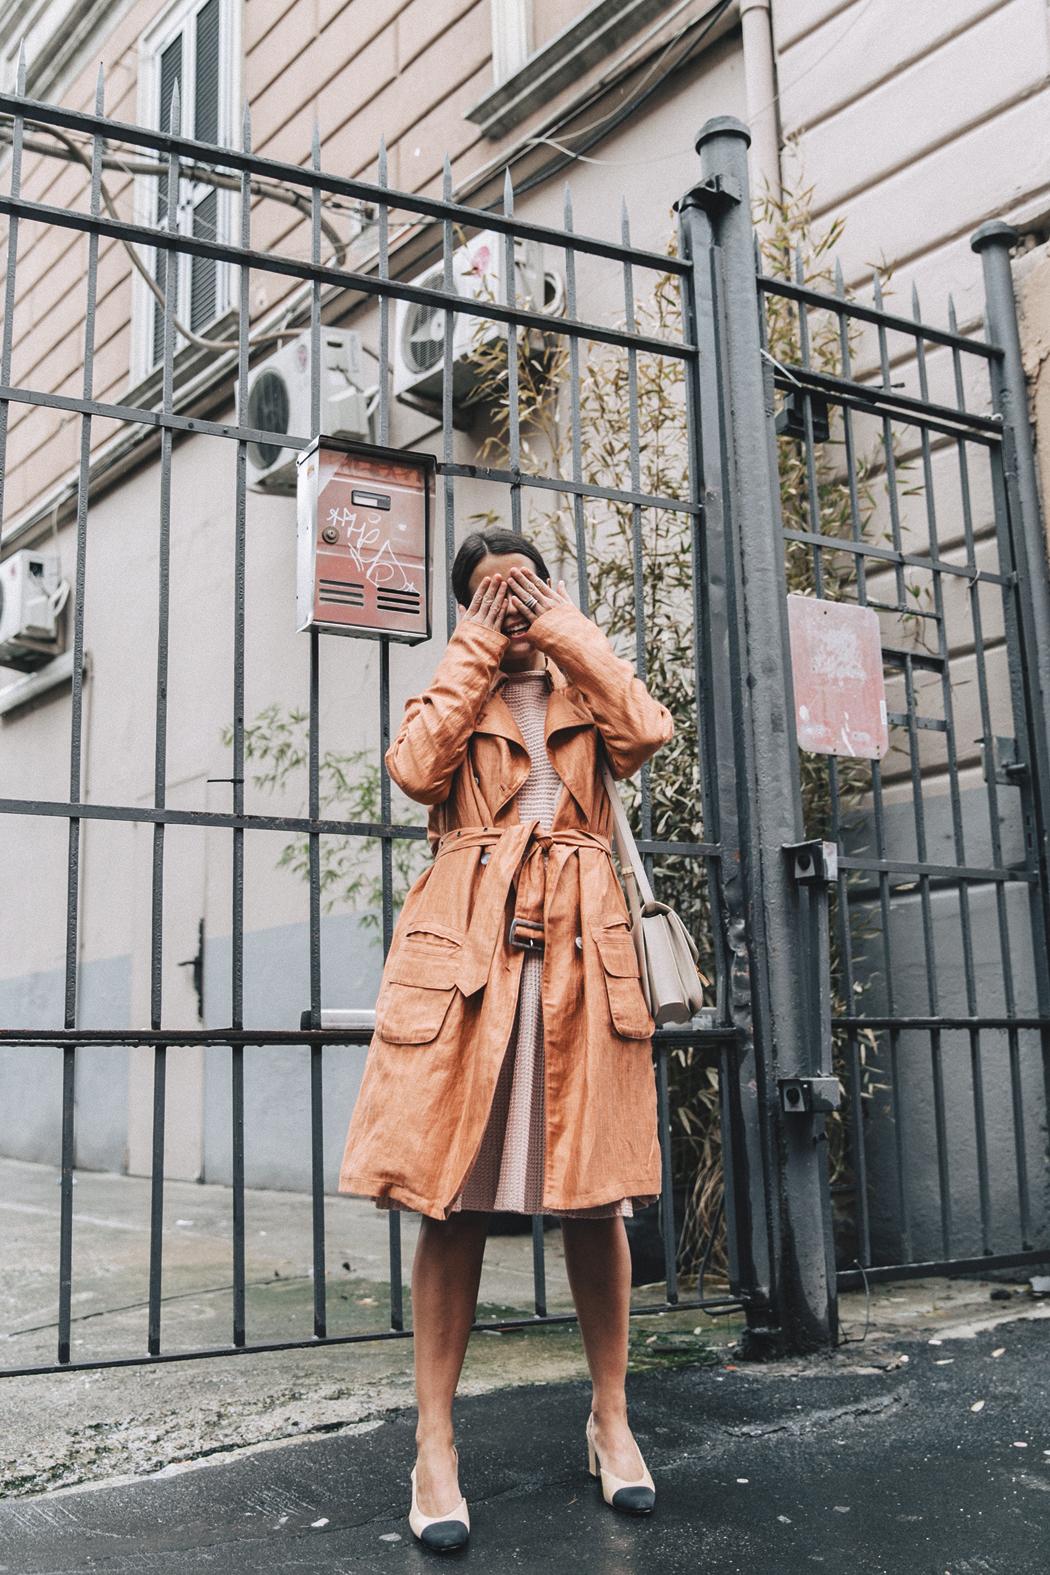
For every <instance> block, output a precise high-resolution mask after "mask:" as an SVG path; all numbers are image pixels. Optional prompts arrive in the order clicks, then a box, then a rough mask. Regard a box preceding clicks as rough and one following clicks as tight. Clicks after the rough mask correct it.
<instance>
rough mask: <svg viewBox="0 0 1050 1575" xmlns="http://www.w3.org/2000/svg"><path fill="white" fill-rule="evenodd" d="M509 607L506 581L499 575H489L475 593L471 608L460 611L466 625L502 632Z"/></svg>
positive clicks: (461, 608)
mask: <svg viewBox="0 0 1050 1575" xmlns="http://www.w3.org/2000/svg"><path fill="white" fill-rule="evenodd" d="M509 605H510V604H509V601H508V594H507V582H506V580H504V579H503V577H502V575H499V574H492V575H488V574H487V575H486V576H485V578H484V579H483V580H482V582H481V584H480V585H479V586H478V588H477V590H476V591H475V592H474V599H473V601H472V602H471V604H470V606H469V607H460V609H459V610H460V614H461V615H462V621H463V622H464V623H480V624H482V625H484V627H485V628H486V629H496V630H499V631H501V632H502V627H503V618H504V615H505V614H506V613H507V612H508V611H509Z"/></svg>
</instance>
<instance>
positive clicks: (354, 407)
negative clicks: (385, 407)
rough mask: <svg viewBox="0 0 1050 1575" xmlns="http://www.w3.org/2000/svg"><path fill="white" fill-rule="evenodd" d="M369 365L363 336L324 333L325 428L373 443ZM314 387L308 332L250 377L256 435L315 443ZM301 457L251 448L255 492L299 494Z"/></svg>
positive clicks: (264, 446) (348, 331) (271, 446)
mask: <svg viewBox="0 0 1050 1575" xmlns="http://www.w3.org/2000/svg"><path fill="white" fill-rule="evenodd" d="M363 365H364V363H363V360H362V354H361V335H360V334H359V333H357V332H355V330H354V329H352V328H322V329H321V425H322V427H323V428H324V430H325V431H326V432H331V433H335V434H337V435H338V436H339V437H344V438H351V439H355V440H356V441H358V442H362V443H367V442H368V441H369V439H370V437H371V425H370V421H371V415H370V411H369V403H370V400H369V390H368V389H366V387H365V379H364V371H363ZM310 383H311V377H310V333H309V331H307V332H306V333H302V334H300V335H299V336H298V338H296V339H293V340H291V341H290V342H289V343H288V344H283V345H282V346H281V348H280V349H279V350H277V351H276V352H275V353H274V354H273V355H271V356H267V358H266V360H265V361H260V362H259V364H258V366H254V367H253V368H252V370H251V371H250V372H249V373H248V425H249V426H250V427H254V428H255V430H256V431H263V432H276V433H279V434H282V435H283V434H285V433H287V434H288V435H290V436H292V437H304V438H305V437H309V435H310V432H311V431H312V430H313V424H312V421H311V418H310ZM373 392H374V390H373ZM234 393H235V396H236V387H235V390H234ZM297 452H298V451H297V450H296V449H294V448H284V447H283V446H281V445H280V444H278V443H276V442H273V443H249V444H248V485H249V487H250V488H251V489H252V491H253V492H277V493H294V492H295V489H296V479H295V478H296V470H295V459H296V453H297Z"/></svg>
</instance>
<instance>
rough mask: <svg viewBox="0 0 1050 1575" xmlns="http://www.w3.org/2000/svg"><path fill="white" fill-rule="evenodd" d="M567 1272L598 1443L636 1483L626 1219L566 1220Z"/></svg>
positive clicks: (609, 1461)
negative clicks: (630, 1397)
mask: <svg viewBox="0 0 1050 1575" xmlns="http://www.w3.org/2000/svg"><path fill="white" fill-rule="evenodd" d="M561 1230H562V1237H563V1240H564V1242H565V1267H566V1269H567V1270H568V1274H569V1285H570V1286H571V1287H572V1299H573V1301H574V1302H575V1304H576V1313H577V1316H578V1317H579V1320H580V1333H581V1334H582V1336H583V1349H584V1351H585V1352H586V1355H587V1366H588V1368H589V1369H590V1374H591V1384H592V1386H593V1390H594V1396H593V1399H592V1402H591V1410H592V1411H593V1412H594V1441H595V1444H596V1446H597V1450H598V1454H599V1456H600V1457H601V1462H602V1465H603V1466H604V1467H605V1469H606V1471H610V1472H611V1473H612V1474H613V1476H617V1477H620V1478H622V1479H623V1481H625V1482H634V1481H637V1479H638V1478H639V1477H640V1476H641V1474H642V1457H641V1455H640V1454H639V1451H638V1445H637V1444H636V1443H635V1441H634V1435H633V1434H632V1432H631V1429H630V1427H629V1425H628V1422H627V1396H626V1393H625V1392H624V1380H625V1379H626V1377H627V1326H628V1316H629V1308H630V1305H631V1255H630V1252H629V1250H628V1247H627V1232H626V1230H625V1229H624V1224H623V1220H622V1219H606V1220H562V1222H561Z"/></svg>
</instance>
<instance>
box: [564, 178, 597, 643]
mask: <svg viewBox="0 0 1050 1575" xmlns="http://www.w3.org/2000/svg"><path fill="white" fill-rule="evenodd" d="M564 221H565V230H566V232H567V233H568V234H569V235H571V234H572V197H571V196H570V194H569V183H568V181H566V182H565V208H564ZM565 310H566V311H567V313H568V315H569V320H570V321H571V322H575V321H576V318H577V310H576V252H575V250H574V249H573V247H572V246H566V248H565ZM569 421H570V432H571V438H570V441H571V445H572V479H573V481H577V482H579V481H582V480H583V435H582V423H581V413H580V341H579V339H578V337H577V336H576V334H570V335H569ZM572 520H573V526H574V528H575V532H576V584H577V586H578V588H579V599H580V611H581V612H582V613H583V614H584V615H585V616H586V617H588V618H589V617H590V614H591V588H590V584H589V582H588V579H587V522H586V517H585V515H584V510H583V498H582V497H581V496H580V494H579V493H578V492H574V493H573V497H572Z"/></svg>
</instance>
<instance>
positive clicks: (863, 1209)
mask: <svg viewBox="0 0 1050 1575" xmlns="http://www.w3.org/2000/svg"><path fill="white" fill-rule="evenodd" d="M847 1056H848V1062H849V1103H850V1138H851V1143H852V1149H853V1186H854V1192H855V1196H856V1200H857V1247H858V1251H859V1253H860V1261H861V1263H863V1264H864V1265H865V1267H866V1266H867V1265H868V1264H870V1263H871V1210H870V1208H869V1205H868V1156H867V1152H866V1150H865V1147H864V1103H863V1101H864V1078H863V1071H862V1068H861V1062H860V1040H859V1037H858V1035H857V1033H856V1031H855V1030H852V1029H851V1031H850V1036H849V1042H848V1046H847Z"/></svg>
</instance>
